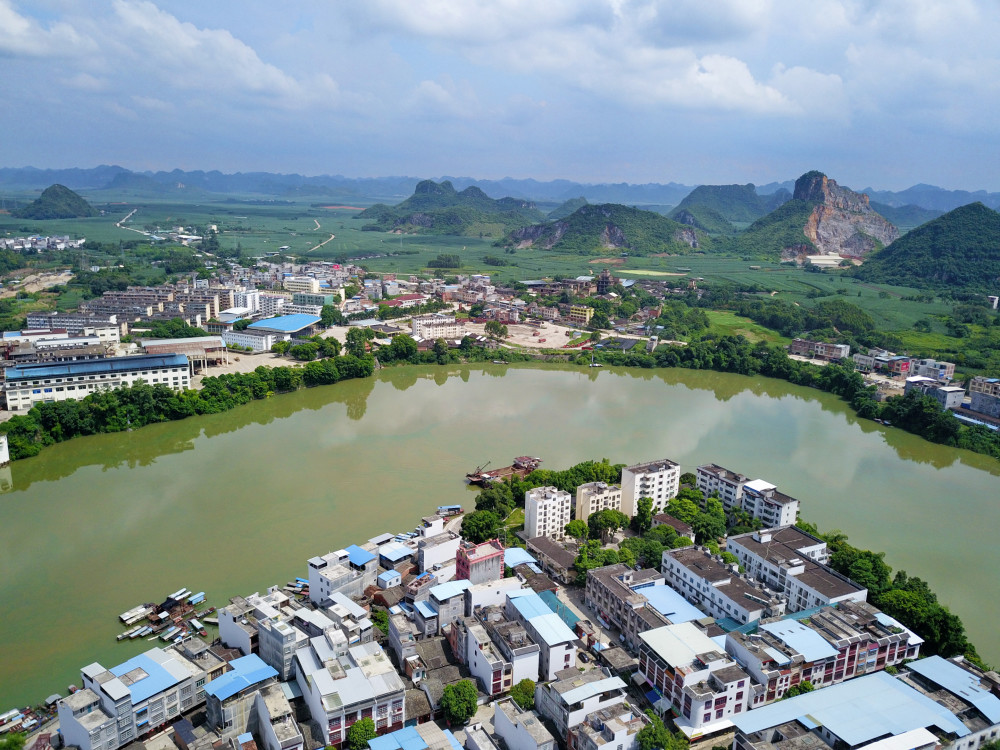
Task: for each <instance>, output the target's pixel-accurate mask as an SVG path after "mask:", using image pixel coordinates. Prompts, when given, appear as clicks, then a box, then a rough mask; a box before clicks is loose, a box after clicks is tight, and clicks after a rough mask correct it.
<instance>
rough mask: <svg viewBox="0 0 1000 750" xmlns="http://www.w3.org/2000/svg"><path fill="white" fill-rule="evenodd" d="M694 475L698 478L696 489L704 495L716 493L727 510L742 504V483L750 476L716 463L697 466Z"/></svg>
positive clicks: (748, 479)
mask: <svg viewBox="0 0 1000 750" xmlns="http://www.w3.org/2000/svg"><path fill="white" fill-rule="evenodd" d="M695 476H696V477H697V480H698V489H699V490H701V492H702V494H704V495H705V497H711V496H712V494H713V493H717V494H718V496H719V500H720V501H721V502H722V507H723V508H725V509H726V510H727V511H729V510H732V509H733V508H739V507H741V506H742V504H743V485H745V484H746V483H747V482H749V481H750V477H748V476H745V475H743V474H737V473H736V472H734V471H730V470H729V469H725V468H723V467H721V466H718V465H717V464H705V465H703V466H699V467H698V468H697V469H695Z"/></svg>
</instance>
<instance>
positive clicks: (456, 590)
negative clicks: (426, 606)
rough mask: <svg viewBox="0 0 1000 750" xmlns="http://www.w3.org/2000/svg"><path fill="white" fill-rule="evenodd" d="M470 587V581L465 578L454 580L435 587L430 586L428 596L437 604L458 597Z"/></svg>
mask: <svg viewBox="0 0 1000 750" xmlns="http://www.w3.org/2000/svg"><path fill="white" fill-rule="evenodd" d="M471 585H472V581H470V580H468V579H467V578H456V579H455V580H452V581H446V582H445V583H439V584H438V585H437V586H431V589H430V595H431V596H433V597H434V598H435V599H437V600H438V601H439V602H443V601H444V600H445V599H451V597H453V596H458V595H459V594H461V593H462V592H463V591H465V590H466V589H467V588H469V586H471Z"/></svg>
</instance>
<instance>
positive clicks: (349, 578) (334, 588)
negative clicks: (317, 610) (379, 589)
mask: <svg viewBox="0 0 1000 750" xmlns="http://www.w3.org/2000/svg"><path fill="white" fill-rule="evenodd" d="M372 546H373V545H372ZM377 575H378V557H377V556H376V555H375V554H374V553H373V552H371V551H369V550H367V549H363V548H361V547H358V546H357V545H355V544H352V545H351V546H349V547H347V549H342V550H337V551H336V552H330V553H328V554H326V555H323V556H322V557H313V558H310V560H309V600H310V601H311V602H313V603H314V604H318V605H324V604H325V603H326V602H328V601H331V596H332V595H333V594H334V593H335V592H340V593H341V594H344V595H345V596H349V597H351V598H352V599H360V598H361V596H362V595H363V594H364V591H365V589H367V588H368V587H369V586H374V585H375V578H376V576H377Z"/></svg>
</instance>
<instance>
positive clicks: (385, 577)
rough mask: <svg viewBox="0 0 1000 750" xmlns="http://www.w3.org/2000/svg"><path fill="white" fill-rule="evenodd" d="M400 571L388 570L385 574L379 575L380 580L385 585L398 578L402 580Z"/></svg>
mask: <svg viewBox="0 0 1000 750" xmlns="http://www.w3.org/2000/svg"><path fill="white" fill-rule="evenodd" d="M401 577H402V576H400V574H399V571H398V570H387V571H385V573H379V575H378V579H379V580H380V581H383V582H385V583H388V582H389V581H392V580H395V579H396V578H401Z"/></svg>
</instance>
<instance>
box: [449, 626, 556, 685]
mask: <svg viewBox="0 0 1000 750" xmlns="http://www.w3.org/2000/svg"><path fill="white" fill-rule="evenodd" d="M454 627H455V628H460V629H462V630H464V631H465V633H464V635H465V637H464V639H463V640H464V641H465V644H466V653H465V658H464V661H465V663H466V664H467V665H468V667H469V671H470V672H471V673H472V676H473V677H474V678H475V679H476V680H477V681H478V682H479V689H480V690H482V691H483V692H484V693H486V695H488V696H490V697H493V696H495V695H500V694H502V693H506V692H509V691H510V689H511V687H512V686H513V685H514V677H513V672H514V670H513V665H511V663H510V662H508V661H507V660H506V659H504V658H503V656H502V655H501V653H500V651H499V650H498V649H497V648H496V646H494V645H493V641H492V640H490V636H489V634H488V633H487V632H486V628H484V627H483V626H482V625H481V624H480V623H478V622H476V620H475V619H474V618H471V617H466V618H464V619H462V620H459V621H457V622H456V623H454ZM537 678H538V673H537V672H536V673H535V676H534V677H532V678H531V679H532V680H535V679H537Z"/></svg>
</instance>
